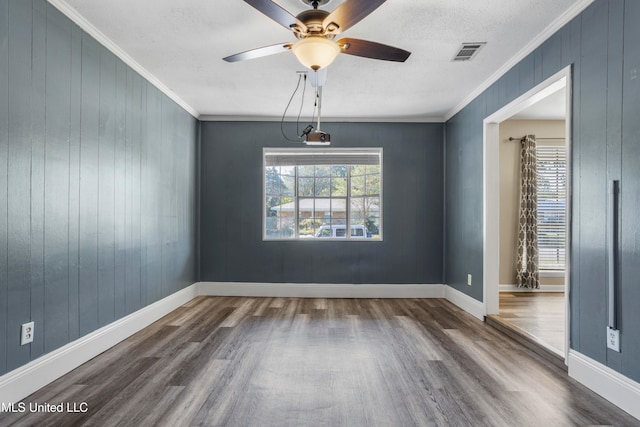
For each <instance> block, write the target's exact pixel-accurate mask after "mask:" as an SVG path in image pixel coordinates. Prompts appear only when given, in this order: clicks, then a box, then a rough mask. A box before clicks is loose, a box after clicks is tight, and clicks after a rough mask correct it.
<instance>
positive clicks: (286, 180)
mask: <svg viewBox="0 0 640 427" xmlns="http://www.w3.org/2000/svg"><path fill="white" fill-rule="evenodd" d="M280 179H281V180H282V195H284V196H293V195H294V194H295V191H296V177H295V176H288V175H281V176H280Z"/></svg>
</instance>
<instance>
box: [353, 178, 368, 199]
mask: <svg viewBox="0 0 640 427" xmlns="http://www.w3.org/2000/svg"><path fill="white" fill-rule="evenodd" d="M364 184H365V177H364V176H352V177H351V195H352V196H362V195H364Z"/></svg>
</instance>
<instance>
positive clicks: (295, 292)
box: [197, 282, 445, 298]
mask: <svg viewBox="0 0 640 427" xmlns="http://www.w3.org/2000/svg"><path fill="white" fill-rule="evenodd" d="M197 287H198V295H210V296H243V297H290V298H444V296H445V286H444V285H438V284H434V285H414V284H396V285H386V284H381V285H368V284H362V285H354V284H333V283H244V282H199V283H197Z"/></svg>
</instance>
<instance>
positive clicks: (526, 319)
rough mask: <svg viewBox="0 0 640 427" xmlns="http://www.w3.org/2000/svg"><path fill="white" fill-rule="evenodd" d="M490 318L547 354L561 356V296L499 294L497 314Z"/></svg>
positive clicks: (516, 293) (562, 336)
mask: <svg viewBox="0 0 640 427" xmlns="http://www.w3.org/2000/svg"><path fill="white" fill-rule="evenodd" d="M493 317H495V318H496V320H499V321H500V322H502V323H503V324H504V325H505V326H506V327H511V328H513V329H514V330H515V331H516V332H517V333H520V334H522V335H524V336H525V337H528V338H529V339H530V340H532V341H534V342H536V343H539V344H540V345H542V346H544V347H546V348H548V349H549V350H550V351H552V352H554V353H556V354H558V355H560V356H561V355H563V354H564V347H565V346H564V340H565V333H564V326H565V325H564V323H565V300H564V293H562V292H535V293H534V292H501V293H500V314H499V315H498V316H493Z"/></svg>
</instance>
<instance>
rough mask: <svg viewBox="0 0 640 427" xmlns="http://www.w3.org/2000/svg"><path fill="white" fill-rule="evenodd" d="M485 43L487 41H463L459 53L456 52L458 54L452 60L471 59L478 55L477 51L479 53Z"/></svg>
mask: <svg viewBox="0 0 640 427" xmlns="http://www.w3.org/2000/svg"><path fill="white" fill-rule="evenodd" d="M485 44H487V43H486V42H479V43H462V46H460V49H458V53H456V56H454V57H453V59H452V61H469V60H470V59H472V58H473V57H474V56H476V53H478V51H479V50H480V49H481V48H482V46H484V45H485Z"/></svg>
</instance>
